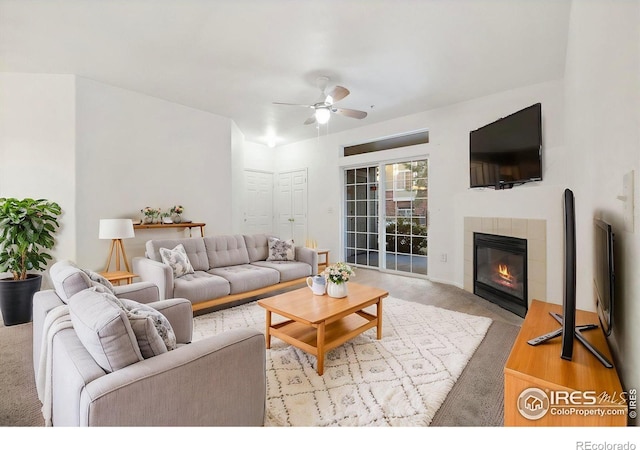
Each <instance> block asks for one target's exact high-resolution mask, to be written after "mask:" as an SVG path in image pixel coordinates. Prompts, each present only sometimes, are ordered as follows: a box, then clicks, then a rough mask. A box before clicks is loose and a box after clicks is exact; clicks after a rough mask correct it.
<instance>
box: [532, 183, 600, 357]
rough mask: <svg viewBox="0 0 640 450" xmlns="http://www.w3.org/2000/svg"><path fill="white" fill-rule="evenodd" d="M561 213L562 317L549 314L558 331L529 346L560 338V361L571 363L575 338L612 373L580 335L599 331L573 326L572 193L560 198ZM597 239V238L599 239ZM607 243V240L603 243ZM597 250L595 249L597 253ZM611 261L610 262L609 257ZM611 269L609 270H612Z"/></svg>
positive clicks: (573, 218)
mask: <svg viewBox="0 0 640 450" xmlns="http://www.w3.org/2000/svg"><path fill="white" fill-rule="evenodd" d="M563 211H564V296H563V300H562V315H560V314H557V313H554V312H551V313H549V314H551V316H552V317H553V318H554V319H555V320H556V321H558V322H559V323H560V325H561V326H560V328H559V329H557V330H554V331H551V332H549V333H546V334H543V335H541V336H538V337H536V338H534V339H531V340H529V341H527V342H528V344H529V345H533V346H536V345H540V344H543V343H545V342H547V341H549V340H550V339H554V338H557V337H561V339H562V346H561V351H560V357H561V358H562V359H566V360H569V361H571V359H572V358H573V343H574V338H575V339H577V340H578V342H580V343H581V344H582V345H584V346H585V347H586V348H587V350H589V352H591V353H592V354H593V355H594V356H595V357H596V358H597V359H598V361H600V362H601V363H602V364H603V365H604V366H605V367H607V368H609V369H611V368H613V364H612V363H611V362H610V361H609V360H608V359H607V358H606V357H605V356H604V355H603V354H602V353H601V352H600V351H599V350H598V349H597V348H595V347H594V346H593V345H591V344H590V343H589V341H587V340H586V339H585V337H584V335H583V334H582V332H583V331H587V330H593V329H595V328H598V325H597V324H586V325H578V326H576V324H575V321H576V265H577V259H576V253H577V250H576V214H575V197H574V195H573V191H571V189H565V191H564V195H563ZM598 236H599V235H598ZM600 240H601V241H603V242H609V240H606V239H605V240H602V239H600ZM599 250H600V249H596V252H598V251H599ZM609 254H610V253H609ZM611 261H613V258H612V257H611ZM611 267H612V266H611ZM607 317H608V316H607Z"/></svg>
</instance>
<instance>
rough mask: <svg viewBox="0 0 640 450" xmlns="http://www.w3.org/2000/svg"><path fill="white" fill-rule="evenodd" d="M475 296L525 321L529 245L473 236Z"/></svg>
mask: <svg viewBox="0 0 640 450" xmlns="http://www.w3.org/2000/svg"><path fill="white" fill-rule="evenodd" d="M473 241H474V252H473V253H474V258H473V278H474V282H473V292H474V294H476V295H478V296H480V297H482V298H484V299H487V300H489V301H491V302H493V303H496V304H497V305H499V306H501V307H503V308H505V309H507V310H509V311H511V312H513V313H515V314H518V315H519V316H520V317H524V316H525V314H526V313H527V241H526V239H518V238H513V237H508V236H498V235H493V234H484V233H474V236H473Z"/></svg>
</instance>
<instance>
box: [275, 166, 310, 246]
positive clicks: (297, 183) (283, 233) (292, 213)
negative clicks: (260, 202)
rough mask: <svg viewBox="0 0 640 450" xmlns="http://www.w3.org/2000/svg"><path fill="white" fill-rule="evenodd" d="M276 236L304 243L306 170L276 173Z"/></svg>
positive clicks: (305, 230)
mask: <svg viewBox="0 0 640 450" xmlns="http://www.w3.org/2000/svg"><path fill="white" fill-rule="evenodd" d="M277 210H278V237H280V239H293V241H294V242H295V243H296V245H304V244H305V242H306V239H307V170H306V169H303V170H296V171H294V172H283V173H280V174H278V189H277Z"/></svg>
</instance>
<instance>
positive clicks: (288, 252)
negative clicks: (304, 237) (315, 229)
mask: <svg viewBox="0 0 640 450" xmlns="http://www.w3.org/2000/svg"><path fill="white" fill-rule="evenodd" d="M268 242H269V256H268V257H267V261H295V259H296V248H295V245H294V243H293V239H288V240H286V241H282V240H280V239H278V238H274V237H270V238H269V241H268Z"/></svg>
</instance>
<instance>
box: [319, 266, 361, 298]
mask: <svg viewBox="0 0 640 450" xmlns="http://www.w3.org/2000/svg"><path fill="white" fill-rule="evenodd" d="M324 275H325V277H326V278H327V280H328V281H329V283H328V285H327V295H329V297H334V298H342V297H346V296H347V282H348V281H349V279H350V278H352V277H355V276H356V274H355V272H354V271H353V269H352V268H351V266H349V265H348V264H346V263H343V262H338V263H335V264H331V265H330V266H329V267H327V268H326V269H324Z"/></svg>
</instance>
